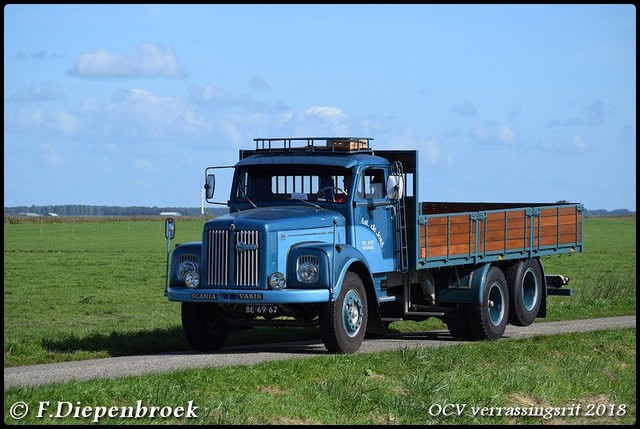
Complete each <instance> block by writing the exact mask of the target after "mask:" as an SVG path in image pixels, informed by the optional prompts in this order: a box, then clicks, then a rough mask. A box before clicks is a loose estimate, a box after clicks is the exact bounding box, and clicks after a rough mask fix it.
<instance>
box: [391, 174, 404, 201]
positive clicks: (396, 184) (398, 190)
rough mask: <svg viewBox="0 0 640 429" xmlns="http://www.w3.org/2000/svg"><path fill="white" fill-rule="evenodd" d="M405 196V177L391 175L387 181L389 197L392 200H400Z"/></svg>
mask: <svg viewBox="0 0 640 429" xmlns="http://www.w3.org/2000/svg"><path fill="white" fill-rule="evenodd" d="M403 195H404V177H403V176H397V175H391V176H389V178H388V179H387V196H388V197H389V198H390V199H392V200H399V199H401V198H402V196H403Z"/></svg>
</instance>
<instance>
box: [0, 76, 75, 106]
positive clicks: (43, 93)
mask: <svg viewBox="0 0 640 429" xmlns="http://www.w3.org/2000/svg"><path fill="white" fill-rule="evenodd" d="M62 99H64V91H63V90H62V88H61V87H60V85H58V84H57V83H56V82H54V81H52V80H50V81H47V82H44V83H43V84H41V85H40V86H38V87H36V88H33V87H30V88H25V89H23V90H20V91H18V92H16V93H15V94H12V95H10V96H9V97H8V98H7V102H9V103H32V102H38V101H50V100H62Z"/></svg>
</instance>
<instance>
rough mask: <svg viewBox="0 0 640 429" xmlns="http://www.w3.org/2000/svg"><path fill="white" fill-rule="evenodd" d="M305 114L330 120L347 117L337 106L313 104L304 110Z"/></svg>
mask: <svg viewBox="0 0 640 429" xmlns="http://www.w3.org/2000/svg"><path fill="white" fill-rule="evenodd" d="M304 114H305V115H306V116H317V117H320V118H324V119H329V120H332V121H340V120H343V119H346V118H347V115H345V113H344V112H343V111H342V110H340V109H339V108H337V107H331V106H313V107H309V108H308V109H305V110H304Z"/></svg>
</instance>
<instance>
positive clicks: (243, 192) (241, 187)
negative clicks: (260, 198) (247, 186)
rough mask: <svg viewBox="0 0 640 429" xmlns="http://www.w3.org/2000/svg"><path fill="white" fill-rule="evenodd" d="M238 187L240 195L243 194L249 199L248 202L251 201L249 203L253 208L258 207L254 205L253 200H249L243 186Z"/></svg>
mask: <svg viewBox="0 0 640 429" xmlns="http://www.w3.org/2000/svg"><path fill="white" fill-rule="evenodd" d="M239 188H240V192H242V196H243V197H244V198H245V199H246V200H247V201H249V202H250V203H251V205H252V206H253V208H254V209H257V208H258V206H256V205H255V204H254V203H253V201H251V200H250V199H249V197H248V196H247V193H246V192H245V191H244V187H243V186H240V187H239Z"/></svg>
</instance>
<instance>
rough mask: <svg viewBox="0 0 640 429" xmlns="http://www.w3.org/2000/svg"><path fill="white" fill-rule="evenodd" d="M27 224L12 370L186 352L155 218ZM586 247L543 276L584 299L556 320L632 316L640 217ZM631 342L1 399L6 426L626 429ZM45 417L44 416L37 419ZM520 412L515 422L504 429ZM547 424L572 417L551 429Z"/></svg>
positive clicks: (152, 380)
mask: <svg viewBox="0 0 640 429" xmlns="http://www.w3.org/2000/svg"><path fill="white" fill-rule="evenodd" d="M20 222H22V223H20ZM20 222H16V223H10V222H7V220H6V219H5V231H4V245H5V251H4V272H5V278H4V280H5V281H4V310H5V324H4V334H5V335H4V361H5V367H8V366H16V365H27V364H36V363H49V362H59V361H70V360H81V359H91V358H98V357H108V356H122V355H133V354H146V353H152V352H163V351H172V350H184V349H185V348H187V345H186V343H185V341H184V338H183V335H182V330H181V328H180V306H179V304H178V303H172V302H169V301H167V300H166V298H165V297H164V296H163V288H164V280H165V279H164V264H165V259H166V242H165V240H164V233H163V231H164V229H163V228H164V225H163V221H162V220H161V219H156V220H150V219H117V221H116V220H115V219H109V220H92V221H86V219H77V220H73V221H69V220H65V221H61V220H60V219H52V220H46V221H42V220H38V221H36V222H41V223H29V222H24V221H20ZM31 222H33V221H31ZM201 227H202V220H199V219H178V222H177V234H176V240H175V242H186V241H194V240H199V239H200V234H201V232H200V231H201ZM585 248H586V251H585V252H584V253H580V254H575V255H572V256H561V257H551V258H545V260H544V261H543V262H544V265H545V268H546V270H547V273H560V274H565V275H568V276H570V277H571V284H570V286H571V287H573V288H574V290H575V294H574V296H573V297H571V298H568V297H550V298H549V308H548V313H549V315H548V319H549V320H564V319H578V318H590V317H604V316H615V315H628V314H635V308H636V307H635V296H636V292H635V291H636V278H635V269H636V268H635V267H636V255H635V251H636V249H635V218H633V219H600V218H588V219H586V221H585ZM392 328H393V329H395V330H400V331H420V330H428V329H443V328H444V325H442V324H441V322H439V321H437V320H435V319H430V320H428V321H426V322H420V323H416V322H396V323H394V324H392ZM318 337H319V335H318V331H317V330H316V329H302V328H283V329H274V328H260V329H253V330H249V331H242V332H238V333H234V334H232V336H231V337H230V340H229V342H228V344H229V345H231V344H248V343H258V342H270V341H274V340H284V339H292V340H293V339H301V338H318ZM635 339H636V330H635V329H617V330H610V331H602V332H591V333H580V334H563V335H557V336H551V337H533V338H528V339H523V340H510V339H504V340H500V341H497V342H479V343H467V344H460V345H453V346H449V347H439V348H429V349H414V348H400V349H398V350H396V351H389V352H382V353H372V354H360V353H358V354H355V355H347V356H344V355H323V356H317V357H310V358H305V359H292V360H286V361H276V362H266V363H263V364H259V365H255V366H232V367H224V368H205V369H193V370H182V371H175V372H172V373H169V374H158V375H146V376H139V377H123V378H117V379H114V380H105V379H101V380H95V381H85V382H79V381H73V382H68V383H62V384H55V385H47V386H41V387H33V388H15V389H10V390H8V391H5V400H4V421H5V423H8V424H65V425H66V424H83V425H84V424H93V423H96V422H95V421H94V420H95V419H94V418H93V414H92V413H93V412H95V410H97V408H96V407H107V408H108V407H116V409H122V408H125V409H126V408H128V407H134V408H135V407H136V404H137V401H142V402H143V406H147V407H152V406H157V407H174V408H175V407H179V406H183V407H186V406H187V405H188V403H189V401H193V404H194V405H195V406H197V407H198V410H197V416H198V417H197V418H194V419H186V418H174V417H167V418H160V417H156V418H148V417H145V418H140V419H132V418H129V419H127V418H106V417H105V418H102V419H98V420H99V423H102V424H198V425H200V424H274V425H283V424H342V425H347V424H348V425H351V424H363V425H381V424H410V425H416V424H443V425H444V424H447V425H448V424H487V425H496V424H498V425H500V424H509V425H510V424H539V425H548V424H563V425H564V424H571V425H573V424H576V425H577V424H590V425H601V424H625V425H626V424H633V423H635V421H636V405H635V404H636V387H635V386H636V340H635ZM18 402H24V403H26V404H27V405H28V406H29V407H30V410H31V411H30V412H29V413H28V415H27V416H26V417H25V418H23V419H20V420H16V419H14V418H13V417H12V416H11V415H10V410H11V407H12V406H13V405H14V404H16V403H18ZM45 402H49V403H50V410H48V411H47V412H46V413H42V415H43V416H42V418H38V417H37V409H38V407H39V406H40V405H41V404H44V403H45ZM58 404H62V405H61V406H62V407H63V411H66V407H67V405H69V406H73V407H75V408H74V409H73V411H72V415H71V416H67V417H63V418H55V411H56V406H57V405H58ZM84 407H90V408H89V410H90V411H91V413H90V414H91V415H90V417H87V418H82V417H78V418H75V417H73V413H74V412H76V411H77V413H78V415H80V414H81V410H82V409H84ZM577 407H579V408H577ZM443 410H445V411H446V412H447V414H448V415H445V414H443V412H442V411H443ZM457 410H460V411H461V412H460V415H457V414H455V412H457ZM474 411H475V414H474ZM516 411H517V412H518V413H519V414H520V415H518V416H514V415H511V416H509V415H505V414H509V413H511V414H513V413H515V412H516ZM589 411H591V412H592V414H593V415H592V416H588V415H587V413H588V412H589ZM523 412H528V413H531V412H539V415H537V416H534V417H530V416H523V415H522V413H523ZM546 412H549V413H550V414H554V413H556V414H560V413H562V412H564V413H565V414H572V415H565V416H561V415H555V416H554V415H551V416H546V417H545V413H546ZM483 413H484V414H489V413H493V415H483ZM498 413H501V414H502V415H500V416H498V415H497V414H498ZM576 414H577V415H576ZM51 415H53V416H54V417H50V416H51ZM547 417H549V418H547Z"/></svg>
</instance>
